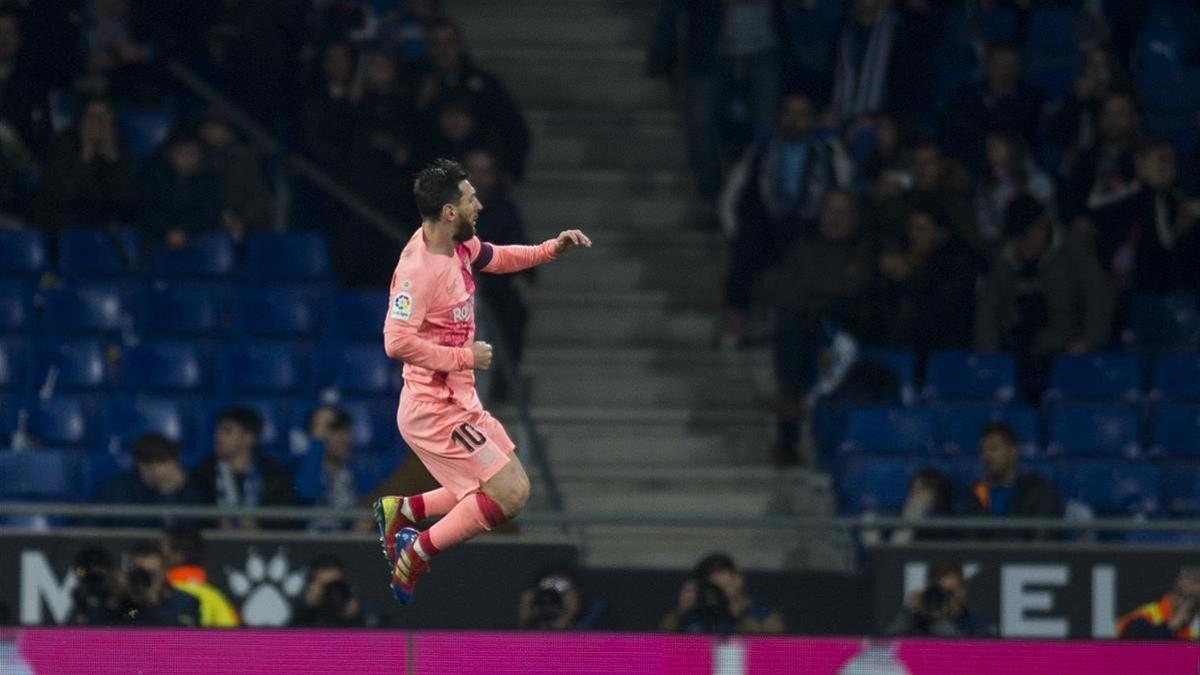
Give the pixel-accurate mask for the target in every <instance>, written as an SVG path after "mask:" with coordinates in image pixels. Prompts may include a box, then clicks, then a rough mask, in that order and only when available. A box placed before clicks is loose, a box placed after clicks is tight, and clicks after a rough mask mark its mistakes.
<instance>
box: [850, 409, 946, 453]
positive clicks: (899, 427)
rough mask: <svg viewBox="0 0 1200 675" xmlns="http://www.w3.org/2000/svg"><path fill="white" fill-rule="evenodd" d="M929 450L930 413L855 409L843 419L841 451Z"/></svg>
mask: <svg viewBox="0 0 1200 675" xmlns="http://www.w3.org/2000/svg"><path fill="white" fill-rule="evenodd" d="M932 448H933V413H932V412H931V411H929V410H926V409H923V408H921V409H910V408H897V407H890V406H875V407H868V408H855V409H852V410H851V411H850V414H849V415H848V417H847V419H846V435H845V437H844V438H843V439H842V447H841V449H842V451H843V452H870V453H892V454H913V453H924V452H928V451H929V450H930V449H932Z"/></svg>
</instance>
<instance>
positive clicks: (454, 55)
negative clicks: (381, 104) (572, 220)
mask: <svg viewBox="0 0 1200 675" xmlns="http://www.w3.org/2000/svg"><path fill="white" fill-rule="evenodd" d="M429 65H430V70H429V72H428V73H427V74H426V75H425V77H424V79H423V80H422V81H421V85H420V87H419V89H418V91H417V106H418V108H419V109H421V110H422V111H426V112H430V111H434V110H438V109H439V105H438V104H439V103H441V102H442V101H445V100H452V99H458V98H465V99H466V100H468V101H470V108H471V109H472V110H474V111H477V112H478V113H479V115H480V117H479V120H478V124H479V131H480V133H481V134H482V135H483V137H484V138H486V139H487V140H488V143H489V144H493V145H494V146H495V148H496V152H497V156H498V157H499V159H500V166H501V168H502V169H503V170H504V174H505V176H506V177H508V178H511V179H514V180H520V179H521V177H522V176H524V175H525V160H526V158H527V157H528V156H529V128H528V127H527V126H526V125H525V119H524V117H522V115H521V111H520V110H519V109H518V108H517V105H516V103H514V102H513V100H512V97H511V96H509V94H508V91H507V90H505V88H504V86H503V85H501V84H500V81H499V80H497V79H496V77H495V76H493V75H492V74H491V73H488V72H486V71H484V70H482V69H480V68H479V67H478V66H476V65H475V64H474V62H473V61H472V60H471V58H470V56H469V55H468V54H467V52H466V49H465V47H464V46H463V36H462V30H461V29H460V28H459V27H458V24H456V23H454V22H453V21H450V20H449V19H438V20H437V21H434V22H433V24H432V25H431V26H430V28H429Z"/></svg>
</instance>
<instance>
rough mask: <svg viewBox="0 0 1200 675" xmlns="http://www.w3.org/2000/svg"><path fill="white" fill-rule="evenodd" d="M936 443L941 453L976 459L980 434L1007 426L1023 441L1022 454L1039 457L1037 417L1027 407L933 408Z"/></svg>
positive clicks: (948, 405)
mask: <svg viewBox="0 0 1200 675" xmlns="http://www.w3.org/2000/svg"><path fill="white" fill-rule="evenodd" d="M933 413H934V418H935V427H934V439H935V440H936V447H937V449H938V451H939V452H941V453H943V454H947V455H971V456H974V455H976V453H977V452H978V448H979V430H980V429H982V428H983V425H985V424H987V423H989V422H1005V423H1007V424H1008V425H1009V426H1011V427H1012V428H1013V431H1015V432H1016V433H1017V436H1018V437H1019V438H1020V439H1021V454H1022V455H1024V456H1026V457H1032V456H1035V455H1037V454H1038V448H1039V446H1040V444H1039V442H1038V439H1039V436H1040V434H1039V433H1038V415H1037V411H1035V410H1034V409H1033V408H1029V407H1026V406H1019V407H1004V406H997V405H995V404H992V403H943V404H940V405H938V406H935V407H934V408H933Z"/></svg>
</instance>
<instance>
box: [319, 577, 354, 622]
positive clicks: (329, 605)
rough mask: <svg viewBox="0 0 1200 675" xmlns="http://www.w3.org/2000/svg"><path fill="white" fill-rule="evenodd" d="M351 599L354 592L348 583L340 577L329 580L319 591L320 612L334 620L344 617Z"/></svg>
mask: <svg viewBox="0 0 1200 675" xmlns="http://www.w3.org/2000/svg"><path fill="white" fill-rule="evenodd" d="M353 599H354V592H353V591H351V590H350V585H349V584H347V583H346V582H345V581H342V580H341V579H337V580H335V581H331V582H329V583H327V584H325V590H323V591H321V612H322V613H323V614H324V615H325V616H327V617H330V618H332V619H335V620H336V619H339V618H341V617H344V616H346V614H347V610H348V609H349V607H350V601H351V600H353Z"/></svg>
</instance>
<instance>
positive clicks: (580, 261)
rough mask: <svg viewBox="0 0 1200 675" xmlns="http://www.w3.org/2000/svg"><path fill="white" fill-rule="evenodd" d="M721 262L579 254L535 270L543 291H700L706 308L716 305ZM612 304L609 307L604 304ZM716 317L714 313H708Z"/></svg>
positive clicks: (718, 298) (718, 296)
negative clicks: (707, 298)
mask: <svg viewBox="0 0 1200 675" xmlns="http://www.w3.org/2000/svg"><path fill="white" fill-rule="evenodd" d="M723 268H724V261H716V262H709V261H707V260H704V259H700V260H694V259H670V258H664V259H662V260H661V261H659V263H658V264H655V263H654V262H652V261H648V260H641V259H636V258H625V259H607V260H606V259H604V258H596V257H592V256H588V255H587V251H583V252H580V253H579V254H577V255H573V256H571V257H570V258H568V259H565V260H562V261H559V262H557V263H556V264H553V265H547V266H546V267H543V268H542V269H541V270H539V272H538V274H539V278H538V283H539V284H540V285H541V286H542V287H543V288H546V289H556V290H558V289H572V290H577V289H578V290H586V289H595V290H605V291H608V290H612V291H626V292H629V291H634V290H636V289H662V290H667V291H675V290H679V291H697V290H698V291H701V292H705V293H709V294H710V297H711V301H710V302H709V303H707V304H708V305H709V306H716V305H717V304H719V301H720V293H719V290H720V286H721V279H722V273H723ZM608 304H610V305H611V304H612V303H608ZM712 316H716V312H712Z"/></svg>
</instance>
